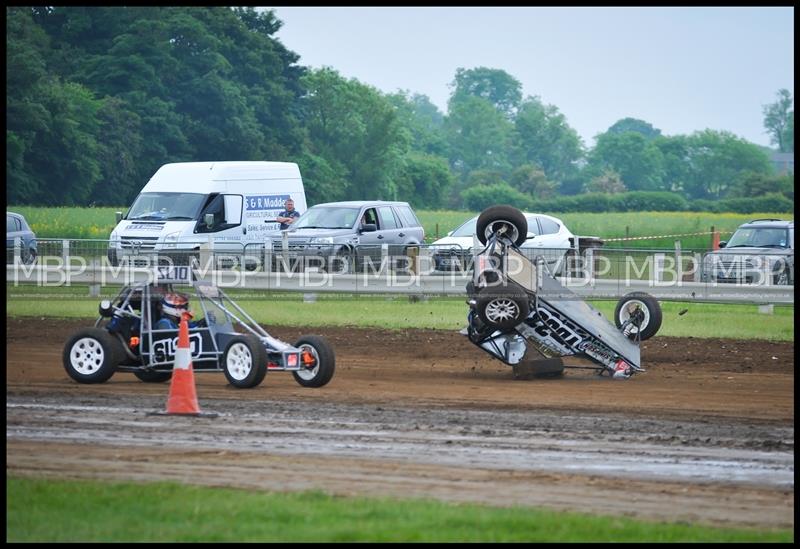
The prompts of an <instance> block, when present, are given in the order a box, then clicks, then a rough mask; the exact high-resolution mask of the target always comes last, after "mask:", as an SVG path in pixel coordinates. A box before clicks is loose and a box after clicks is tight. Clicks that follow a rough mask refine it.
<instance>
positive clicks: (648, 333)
mask: <svg viewBox="0 0 800 549" xmlns="http://www.w3.org/2000/svg"><path fill="white" fill-rule="evenodd" d="M634 315H641V317H642V318H641V321H640V323H639V327H638V328H637V327H636V326H633V328H632V330H631V332H630V334H628V337H629V338H630V339H636V337H637V332H638V333H639V334H640V335H639V337H640V339H641V340H642V341H644V340H646V339H650V338H651V337H653V336H654V335H656V333H657V332H658V330H659V328H661V321H662V314H661V305H659V303H658V300H657V299H656V298H654V297H653V296H651V295H650V294H648V293H645V292H631V293H629V294H626V295H624V296H622V298H620V300H619V301H618V302H617V306H616V308H615V309H614V323H615V324H616V326H617V328H622V325H623V324H624V323H625V321H626V320H628V319H629V318H631V317H632V316H634Z"/></svg>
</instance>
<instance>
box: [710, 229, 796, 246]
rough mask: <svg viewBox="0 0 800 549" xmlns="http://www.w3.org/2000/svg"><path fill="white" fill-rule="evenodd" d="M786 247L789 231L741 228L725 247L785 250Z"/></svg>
mask: <svg viewBox="0 0 800 549" xmlns="http://www.w3.org/2000/svg"><path fill="white" fill-rule="evenodd" d="M788 245H789V231H787V230H786V229H778V228H775V229H773V228H756V227H743V228H741V229H738V230H737V231H736V232H735V233H733V236H732V237H731V239H730V240H729V241H728V244H727V246H725V247H726V248H742V247H756V248H786V247H787V246H788Z"/></svg>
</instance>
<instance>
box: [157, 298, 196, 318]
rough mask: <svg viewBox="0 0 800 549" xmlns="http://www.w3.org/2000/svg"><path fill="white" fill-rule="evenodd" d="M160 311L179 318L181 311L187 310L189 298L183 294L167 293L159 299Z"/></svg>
mask: <svg viewBox="0 0 800 549" xmlns="http://www.w3.org/2000/svg"><path fill="white" fill-rule="evenodd" d="M161 311H162V312H163V313H164V314H165V315H169V316H171V317H174V318H176V319H178V320H180V318H181V315H182V314H183V313H186V312H189V298H188V297H187V296H186V295H184V294H177V293H172V294H167V295H165V296H164V298H163V299H162V300H161Z"/></svg>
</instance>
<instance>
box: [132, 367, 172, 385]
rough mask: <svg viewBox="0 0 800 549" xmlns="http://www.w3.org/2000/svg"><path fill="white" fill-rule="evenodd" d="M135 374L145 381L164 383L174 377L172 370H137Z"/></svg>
mask: <svg viewBox="0 0 800 549" xmlns="http://www.w3.org/2000/svg"><path fill="white" fill-rule="evenodd" d="M133 375H135V376H136V377H138V378H139V379H140V380H141V381H144V382H145V383H163V382H165V381H169V380H170V379H172V372H154V371H153V370H136V371H134V372H133Z"/></svg>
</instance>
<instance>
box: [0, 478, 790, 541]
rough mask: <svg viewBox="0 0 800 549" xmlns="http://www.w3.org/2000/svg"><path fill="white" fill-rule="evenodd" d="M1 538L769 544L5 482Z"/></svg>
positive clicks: (646, 529) (713, 531)
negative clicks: (713, 542) (724, 542)
mask: <svg viewBox="0 0 800 549" xmlns="http://www.w3.org/2000/svg"><path fill="white" fill-rule="evenodd" d="M6 504H7V506H8V507H7V511H6V541H11V542H37V541H39V542H41V541H45V542H46V541H61V542H76V541H79V542H100V541H106V542H126V541H136V542H153V541H181V542H193V541H194V542H220V541H249V542H253V541H262V542H263V541H267V542H269V541H285V542H301V541H329V542H345V541H381V542H396V541H414V542H428V541H444V542H457V541H467V542H481V541H517V542H519V541H543V542H548V541H550V542H578V541H598V542H604V541H654V542H675V541H715V542H720V541H733V542H743V541H751V542H757V541H771V542H791V541H793V540H794V532H793V531H791V530H777V531H769V530H750V529H723V528H711V527H704V526H695V525H687V524H673V523H657V522H646V521H640V520H633V519H630V518H625V517H603V516H592V515H583V514H578V513H566V512H556V511H548V510H543V509H538V508H528V507H511V508H498V507H489V506H483V505H475V504H448V503H442V502H438V501H432V500H418V499H417V500H406V499H400V500H390V499H378V498H360V497H347V498H345V497H337V496H331V495H326V494H323V493H321V492H316V491H314V492H300V493H288V494H281V493H272V492H253V491H246V490H237V489H229V488H205V487H199V486H187V485H181V484H175V483H165V482H159V483H139V484H135V483H118V482H115V483H105V482H93V481H75V480H64V481H61V480H52V479H47V480H44V479H31V478H20V477H14V476H11V477H7V478H6Z"/></svg>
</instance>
